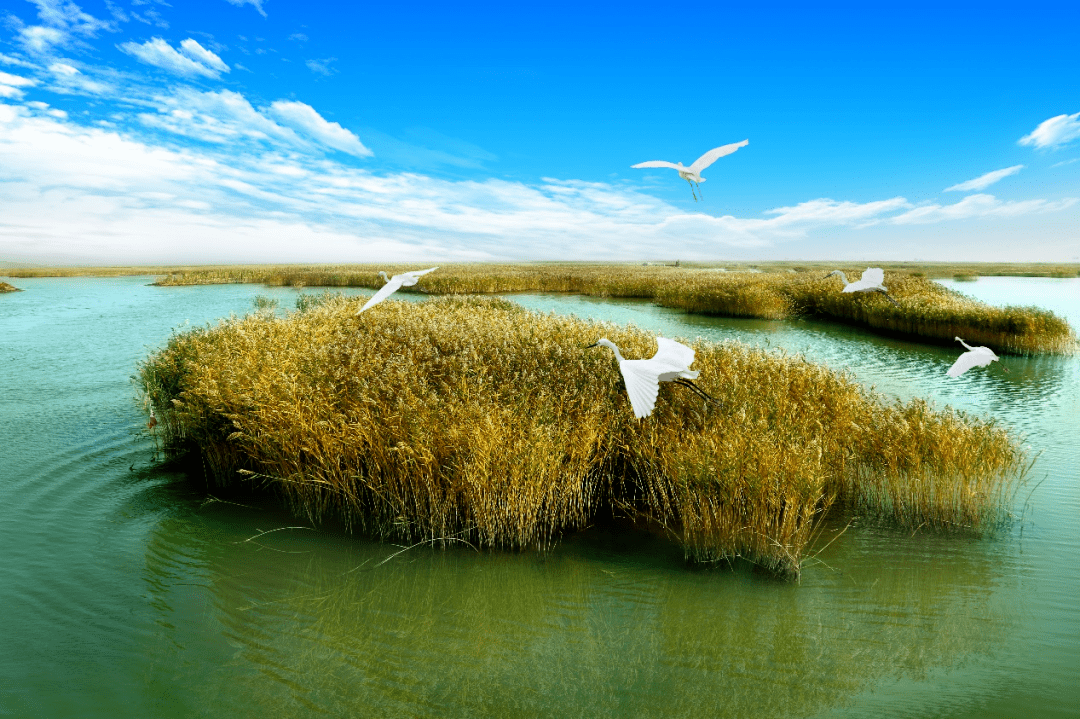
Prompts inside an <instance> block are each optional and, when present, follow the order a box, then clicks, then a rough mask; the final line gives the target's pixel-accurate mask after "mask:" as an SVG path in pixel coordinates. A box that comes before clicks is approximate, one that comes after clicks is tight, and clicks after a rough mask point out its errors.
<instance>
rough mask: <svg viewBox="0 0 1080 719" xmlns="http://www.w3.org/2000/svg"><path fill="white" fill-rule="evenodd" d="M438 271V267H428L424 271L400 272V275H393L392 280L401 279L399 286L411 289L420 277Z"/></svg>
mask: <svg viewBox="0 0 1080 719" xmlns="http://www.w3.org/2000/svg"><path fill="white" fill-rule="evenodd" d="M437 269H439V268H438V267H429V268H428V269H426V270H413V271H412V272H402V273H401V274H400V275H394V279H395V280H396V279H398V278H399V277H400V278H401V284H402V285H403V286H405V287H412V286H413V285H415V284H416V281H417V280H418V279H420V276H421V275H426V274H427V273H429V272H434V271H435V270H437Z"/></svg>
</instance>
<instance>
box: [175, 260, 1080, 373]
mask: <svg viewBox="0 0 1080 719" xmlns="http://www.w3.org/2000/svg"><path fill="white" fill-rule="evenodd" d="M829 267H831V268H833V269H840V270H843V271H846V272H847V273H848V274H849V275H851V276H853V277H858V276H859V273H860V272H861V271H862V270H863V269H864V268H862V267H851V266H842V267H836V266H835V265H829ZM380 269H387V270H388V271H391V272H392V273H397V272H399V271H403V270H405V269H407V268H406V267H405V266H392V267H390V268H386V267H381V266H376V265H371V266H354V267H351V268H345V267H342V268H321V269H318V268H271V269H264V270H256V269H236V270H201V271H196V272H177V273H172V274H170V275H167V276H166V277H164V278H163V279H162V280H160V281H159V284H163V285H174V284H178V285H186V284H213V283H220V282H262V283H265V284H267V285H274V286H293V287H304V286H322V287H379V286H380V285H381V282H382V281H381V280H380V279H379V277H378V271H379V270H380ZM818 272H819V270H814V269H810V268H801V271H790V272H769V273H766V272H727V271H718V270H716V269H701V268H688V267H681V266H680V267H668V266H653V265H649V266H637V265H610V264H607V265H600V264H597V265H589V264H529V265H483V264H471V265H451V266H444V267H441V268H440V269H439V271H438V272H435V273H432V274H430V275H427V276H425V277H424V280H423V282H421V283H420V285H418V286H417V287H412V288H403V290H402V291H406V292H409V291H413V292H417V291H422V292H429V293H433V294H493V293H506V292H535V291H540V292H574V293H578V294H584V295H594V296H601V297H639V298H646V299H651V300H652V301H654V302H656V303H658V304H660V305H663V306H665V307H674V308H678V309H681V310H684V311H686V312H692V313H699V314H715V315H724V316H728V317H754V318H761V319H786V318H790V317H795V316H804V315H808V316H816V317H822V318H826V319H831V320H837V321H841V322H847V323H852V324H855V325H859V326H863V327H869V328H871V329H874V330H878V331H882V332H887V333H895V334H901V335H908V336H914V337H920V338H924V339H930V340H934V341H942V342H952V341H953V337H956V336H958V335H959V336H961V337H964V338H965V339H967V340H968V341H970V342H972V343H975V344H980V345H984V346H987V347H990V348H991V349H993V350H995V351H997V352H1001V353H1006V354H1021V355H1030V354H1068V353H1072V352H1075V351H1076V348H1077V340H1076V335H1075V333H1074V332H1073V330H1072V328H1071V327H1070V326H1069V324H1068V323H1067V322H1066V321H1065V320H1064V319H1062V318H1060V317H1058V316H1056V315H1055V314H1054V313H1052V312H1050V311H1047V310H1043V309H1040V308H1038V307H992V306H990V305H987V304H984V303H982V302H979V301H977V300H974V299H971V298H969V297H966V296H965V295H963V294H960V293H958V292H955V291H953V290H950V289H947V288H945V287H942V286H941V285H939V284H938V283H936V282H933V281H932V280H929V279H927V278H926V277H921V276H917V275H914V274H910V273H907V272H886V274H885V285H886V286H887V287H888V288H889V293H890V295H891V296H892V297H894V298H895V299H896V301H897V305H893V304H891V303H890V302H889V301H888V300H887V299H886V298H884V297H880V296H873V295H871V296H868V295H865V294H844V293H842V292H841V291H840V290H841V289H842V287H843V285H842V283H841V281H840V280H839V279H838V278H835V277H833V278H828V279H825V278H824V275H823V274H818Z"/></svg>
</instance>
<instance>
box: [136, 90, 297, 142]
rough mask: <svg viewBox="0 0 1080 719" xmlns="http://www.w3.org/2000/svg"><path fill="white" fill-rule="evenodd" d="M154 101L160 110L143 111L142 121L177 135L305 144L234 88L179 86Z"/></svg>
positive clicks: (210, 139) (220, 139)
mask: <svg viewBox="0 0 1080 719" xmlns="http://www.w3.org/2000/svg"><path fill="white" fill-rule="evenodd" d="M154 103H155V104H156V105H158V109H159V113H158V114H156V115H155V114H150V113H143V114H141V115H139V119H140V121H141V122H142V123H143V124H145V125H149V126H152V127H157V128H160V129H163V130H168V131H169V132H173V133H175V134H177V135H183V136H185V137H191V138H196V139H200V140H205V141H207V142H216V143H224V142H236V141H240V140H245V139H246V140H255V141H274V142H282V143H285V144H287V145H290V146H294V147H299V146H305V144H306V143H305V142H304V141H303V140H302V139H301V138H300V137H299V136H298V135H297V134H296V133H295V132H293V131H292V130H291V129H289V128H287V127H282V126H281V125H278V124H277V123H276V122H274V121H273V120H271V119H269V118H267V117H266V116H265V115H263V114H262V113H260V112H259V111H258V110H256V109H255V108H254V107H252V105H251V103H249V102H248V101H247V99H246V98H245V97H244V96H243V95H241V94H239V93H237V92H233V91H231V90H222V91H220V92H199V91H197V90H194V89H192V88H179V89H177V90H175V91H174V92H173V94H171V95H159V96H156V97H155V98H154Z"/></svg>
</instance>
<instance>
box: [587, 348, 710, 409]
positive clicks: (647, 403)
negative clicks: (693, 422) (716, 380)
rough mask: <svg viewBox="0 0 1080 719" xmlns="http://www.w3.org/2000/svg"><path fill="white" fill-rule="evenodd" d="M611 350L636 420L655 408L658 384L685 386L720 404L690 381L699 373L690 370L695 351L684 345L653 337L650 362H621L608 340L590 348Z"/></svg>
mask: <svg viewBox="0 0 1080 719" xmlns="http://www.w3.org/2000/svg"><path fill="white" fill-rule="evenodd" d="M596 346H602V347H610V348H611V349H612V350H613V351H614V352H615V359H617V360H618V361H619V371H620V372H622V376H623V382H624V383H625V384H626V394H627V395H629V396H630V405H631V406H632V407H633V408H634V416H635V417H636V418H638V419H641V418H642V417H648V416H649V414H650V413H651V412H652V411H653V407H655V406H656V395H657V394H659V393H660V383H661V382H675V383H676V384H681V385H683V386H684V387H690V388H691V389H693V390H694V391H695V392H697V393H698V394H699V395H701V396H702V397H704V398H705V399H706V400H708V401H711V402H715V403H717V404H719V403H720V402H719V400H717V399H716V398H714V397H712V396H710V395H708V394H707V393H706V392H705V391H704V390H702V389H701V388H700V387H698V386H697V385H696V384H694V383H693V382H691V381H690V380H692V379H696V378H697V376H698V375H699V374H700V372H698V371H696V370H692V369H690V365H691V364H693V362H694V350H692V349H691V348H689V347H687V346H686V345H684V344H682V343H680V342H676V341H675V340H669V339H667V338H666V337H657V338H656V346H657V349H656V354H654V355H653V356H652V359H639V360H628V359H623V356H622V354H621V353H620V352H619V348H618V347H617V346H616V345H615V343H614V342H612V341H611V340H609V339H608V338H607V337H604V338H601V339H599V340H597V341H596V342H595V343H594V344H591V345H589V346H588V347H586V348H585V349H589V348H591V347H596Z"/></svg>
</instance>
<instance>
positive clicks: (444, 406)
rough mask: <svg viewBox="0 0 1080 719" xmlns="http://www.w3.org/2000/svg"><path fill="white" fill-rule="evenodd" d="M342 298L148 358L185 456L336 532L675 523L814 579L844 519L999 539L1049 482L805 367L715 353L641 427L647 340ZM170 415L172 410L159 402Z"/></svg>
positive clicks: (545, 541) (502, 537) (731, 347)
mask: <svg viewBox="0 0 1080 719" xmlns="http://www.w3.org/2000/svg"><path fill="white" fill-rule="evenodd" d="M360 300H362V298H345V297H341V296H334V295H329V294H327V295H323V296H321V297H319V298H318V301H311V300H309V301H308V302H306V303H304V304H303V307H302V309H301V310H300V311H297V312H293V313H290V314H289V315H288V316H286V317H280V318H279V317H275V316H274V314H273V312H270V311H258V312H255V313H253V314H251V315H248V316H246V317H242V318H236V317H233V318H230V319H228V320H223V321H222V322H221V323H219V324H218V325H217V326H209V325H208V326H207V327H204V328H192V329H190V330H187V331H184V332H181V333H176V334H174V335H173V336H172V337H171V339H170V340H169V342H168V344H167V346H166V347H165V348H163V349H162V350H160V351H158V352H155V353H153V354H152V355H150V356H149V357H148V358H147V359H146V360H145V361H144V362H142V363H141V364H140V367H139V375H138V377H137V381H138V382H139V383H140V384H141V387H142V389H143V391H145V393H146V396H147V398H148V399H149V400H150V401H151V402H152V406H153V407H154V408H156V417H157V419H158V423H157V426H156V428H155V430H154V431H155V433H156V435H157V440H158V441H160V442H161V443H162V447H163V449H164V450H165V452H166V454H167V455H169V456H177V455H183V454H185V453H188V452H194V453H196V454H197V455H198V456H199V458H200V459H201V465H202V467H203V471H204V473H205V474H206V478H207V481H208V482H210V483H212V484H215V485H218V486H243V487H246V488H249V489H250V488H254V489H258V490H266V491H271V492H276V493H278V494H280V495H281V497H282V498H283V499H284V501H285V502H286V503H287V504H288V505H289V506H290V507H291V509H292V510H293V511H294V512H295V513H297V514H298V515H301V516H304V517H307V518H308V519H310V520H312V521H313V522H319V521H323V520H330V521H334V522H339V521H340V522H342V523H344V525H345V526H346V527H347V528H349V529H351V530H356V531H360V532H363V533H365V534H367V535H371V536H376V537H384V538H396V539H401V540H405V541H410V542H422V541H434V542H438V541H440V540H443V541H445V540H446V539H447V538H453V539H454V540H462V541H468V542H469V543H470V544H472V545H474V546H475V547H478V548H495V547H502V548H510V549H521V548H534V547H535V548H545V547H549V546H551V545H552V544H553V543H555V542H556V541H557V540H558V538H559V537H560V536H562V535H563V534H564V533H566V532H572V531H577V530H581V529H584V528H586V527H587V526H588V525H589V524H590V521H591V520H593V519H594V518H595V517H597V516H600V515H601V514H603V513H606V512H613V513H615V514H617V515H618V514H621V515H623V516H631V517H634V518H637V519H643V520H647V521H648V522H651V523H655V524H657V525H660V526H662V527H664V528H665V529H666V530H667V532H668V533H669V535H670V536H672V537H673V538H674V539H675V540H676V541H677V542H679V543H680V544H681V545H682V547H683V549H684V552H685V555H686V557H687V558H688V559H690V560H695V561H697V562H702V563H712V562H722V561H725V560H727V561H734V560H736V559H738V558H741V559H743V560H747V561H749V562H751V563H753V564H755V565H758V566H760V567H763V568H765V569H767V570H770V571H772V572H775V573H777V574H780V575H785V576H789V577H796V578H797V577H798V576H799V573H800V570H801V568H802V566H803V562H804V561H805V559H806V557H807V556H808V552H810V551H811V550H810V547H811V545H812V543H813V539H814V536H815V531H816V529H817V528H818V527H819V526H820V521H821V520H822V518H823V517H825V516H826V515H827V514H828V513H829V512H830V511H833V510H842V509H846V510H849V511H852V512H854V513H855V514H857V515H858V516H860V517H863V518H867V519H873V520H875V521H881V522H884V523H886V524H891V525H895V526H899V527H904V528H908V529H916V528H924V529H925V530H927V531H929V530H932V529H936V530H939V531H944V532H963V533H969V534H976V535H980V534H985V533H987V532H992V531H993V530H994V529H995V528H997V527H999V526H1001V524H1002V523H1003V522H1007V521H1008V519H1009V517H1010V509H1011V507H1012V504H1013V501H1014V498H1015V492H1016V489H1017V487H1018V486H1019V485H1020V483H1021V482H1022V481H1023V478H1024V476H1025V473H1026V471H1027V468H1028V467H1027V465H1026V461H1027V460H1026V457H1025V455H1024V452H1023V450H1022V449H1021V448H1020V447H1019V445H1018V444H1017V442H1016V441H1015V440H1014V439H1013V438H1012V437H1011V436H1010V435H1009V433H1008V432H1007V431H1006V430H1005V429H1003V428H1002V427H999V426H997V425H996V424H995V423H994V422H993V421H992V420H984V419H980V418H976V417H972V416H969V415H966V414H964V413H961V412H957V411H955V410H953V409H951V408H945V409H943V410H937V409H933V408H931V407H930V406H929V405H928V404H927V403H926V402H924V401H921V400H912V401H910V402H907V403H900V402H898V401H889V400H887V399H885V398H883V397H882V396H880V395H877V394H874V393H873V392H872V391H870V390H867V389H865V388H863V387H861V386H860V385H858V384H857V383H856V382H855V381H854V380H853V379H852V378H851V377H850V376H847V375H844V374H838V373H836V372H833V371H831V370H829V369H826V368H824V367H821V366H817V365H814V364H811V363H808V362H807V361H805V360H804V359H803V358H802V357H799V356H786V355H783V354H780V353H771V354H770V353H765V352H763V351H761V350H757V349H752V348H749V347H747V346H745V345H743V344H741V343H737V342H727V343H723V344H714V343H707V342H703V341H698V342H696V343H695V344H694V348H695V351H696V352H697V355H696V360H695V363H694V365H693V367H694V369H698V370H700V371H701V376H700V377H699V378H698V380H697V382H698V384H699V385H701V386H702V388H703V389H704V390H705V391H707V392H709V393H710V394H712V395H713V396H715V397H716V398H718V399H719V400H720V401H721V402H722V403H723V406H722V407H713V406H711V405H707V404H706V403H704V402H703V401H702V400H701V399H700V398H699V397H698V396H697V395H695V394H694V393H692V392H686V391H685V390H682V389H681V388H679V387H676V386H673V385H671V384H670V383H662V384H661V389H660V396H659V398H658V401H657V406H656V410H655V411H654V413H653V414H652V415H651V416H650V417H648V418H646V419H644V420H636V419H634V417H633V414H632V412H631V411H630V408H629V403H628V400H627V398H626V394H625V390H624V388H623V383H622V378H621V376H620V374H619V370H618V367H617V365H616V363H615V361H614V360H613V359H612V357H611V354H610V353H609V352H602V351H597V350H595V349H585V347H586V346H587V345H589V344H592V343H593V342H595V341H596V340H597V339H599V338H600V337H601V336H606V337H608V338H609V339H611V340H612V341H614V342H616V344H618V345H619V347H620V348H622V349H623V351H624V352H625V353H626V355H627V356H629V357H648V356H651V355H652V354H653V353H654V352H655V349H656V342H655V338H654V337H653V336H652V335H650V334H648V333H646V332H643V331H641V330H637V329H635V328H633V327H620V326H617V325H613V324H610V323H596V322H588V321H584V320H581V319H578V318H573V317H559V316H555V315H542V314H538V313H534V312H530V311H528V310H525V309H524V308H522V307H520V306H519V305H516V304H514V303H512V302H509V301H507V300H503V299H500V298H492V297H475V296H447V297H440V298H433V299H431V300H428V301H427V302H423V303H411V302H406V301H395V300H392V299H391V300H388V301H385V302H383V303H382V304H381V305H379V306H378V307H376V308H373V309H371V310H369V311H368V312H365V313H364V314H363V315H360V316H356V315H355V313H356V310H357V309H358V308H359V306H360ZM147 404H148V405H149V403H147Z"/></svg>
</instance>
